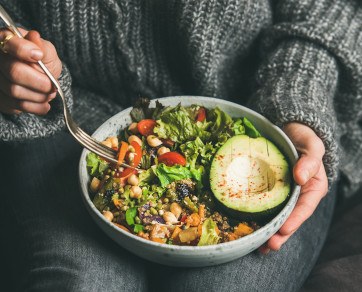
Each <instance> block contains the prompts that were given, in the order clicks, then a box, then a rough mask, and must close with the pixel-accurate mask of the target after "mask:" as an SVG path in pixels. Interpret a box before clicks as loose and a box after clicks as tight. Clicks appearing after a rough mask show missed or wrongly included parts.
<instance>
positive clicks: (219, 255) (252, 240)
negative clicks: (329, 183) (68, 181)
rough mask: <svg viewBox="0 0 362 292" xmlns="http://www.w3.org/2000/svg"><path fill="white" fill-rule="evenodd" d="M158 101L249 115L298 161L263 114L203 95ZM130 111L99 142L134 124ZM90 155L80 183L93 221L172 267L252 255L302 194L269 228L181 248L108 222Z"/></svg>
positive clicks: (105, 128) (107, 126)
mask: <svg viewBox="0 0 362 292" xmlns="http://www.w3.org/2000/svg"><path fill="white" fill-rule="evenodd" d="M158 100H159V101H160V102H162V104H164V105H170V106H175V105H177V104H178V103H179V102H181V103H182V105H184V106H188V105H191V104H199V105H203V106H205V107H207V108H214V107H216V106H218V107H219V108H220V109H222V110H223V111H225V112H226V113H228V114H229V115H230V116H232V117H240V116H243V117H244V116H245V117H247V118H248V119H249V120H250V121H252V122H253V124H254V125H255V127H256V128H257V129H258V130H259V131H260V132H261V134H262V135H263V136H265V137H266V138H268V139H270V140H271V141H272V142H274V143H275V144H276V145H277V146H278V147H279V149H281V151H282V152H283V153H284V155H286V157H287V158H288V160H289V163H290V167H293V165H294V164H295V162H296V160H297V158H298V155H297V152H296V150H295V148H294V146H293V144H292V142H291V141H290V140H289V139H288V137H287V136H286V135H285V134H284V133H283V132H282V131H281V130H280V129H279V128H278V127H276V126H275V125H273V124H272V123H271V122H270V121H268V120H267V119H266V118H264V117H263V116H261V115H260V114H258V113H256V112H254V111H252V110H250V109H248V108H246V107H243V106H241V105H238V104H235V103H232V102H229V101H225V100H221V99H216V98H209V97H200V96H175V97H165V98H160V99H158ZM151 105H152V106H154V105H155V104H154V101H152V102H151ZM130 111H131V108H128V109H126V110H124V111H122V112H120V113H118V114H116V115H115V116H113V117H111V118H110V119H109V120H107V121H106V122H105V123H103V125H101V126H100V127H99V128H98V129H97V130H96V131H95V133H94V134H93V137H95V138H96V139H98V140H103V139H105V138H106V137H108V136H114V135H117V133H119V130H120V129H121V128H124V127H125V126H127V125H129V124H130V123H131V117H130ZM87 153H88V151H87V150H83V152H82V155H81V157H80V162H79V180H80V187H81V191H82V197H83V200H84V203H85V205H86V207H87V209H88V211H89V213H90V214H91V216H92V218H93V219H94V220H95V222H96V223H97V224H98V225H99V226H100V227H101V228H102V229H103V230H104V232H105V233H106V234H107V235H108V236H110V237H111V238H112V239H114V240H115V241H116V242H117V243H118V244H120V245H121V246H122V247H124V248H125V249H127V250H129V251H130V252H132V253H134V254H136V255H138V256H140V257H143V258H145V259H147V260H150V261H153V262H157V263H160V264H164V265H169V266H183V267H203V266H211V265H216V264H222V263H226V262H229V261H232V260H235V259H237V258H240V257H242V256H244V255H246V254H248V253H250V252H252V251H253V250H255V249H257V248H258V247H260V246H261V245H262V244H263V243H264V242H266V241H267V240H268V239H269V238H270V237H271V236H272V235H273V234H274V233H275V232H277V231H278V229H279V228H280V227H281V225H282V224H283V223H284V222H285V220H286V219H287V217H288V216H289V214H290V213H291V211H292V210H293V208H294V206H295V203H296V201H297V199H298V196H299V191H300V187H299V186H297V185H293V186H292V191H291V194H290V197H289V201H288V202H287V204H286V206H285V207H284V208H283V210H282V211H281V212H280V213H279V214H278V215H277V216H276V217H275V218H274V219H272V220H271V221H270V222H269V223H267V224H266V225H265V226H263V227H262V228H260V229H259V230H257V231H255V232H254V233H252V234H250V235H247V236H245V237H242V238H240V239H238V240H234V241H230V242H226V243H221V244H217V245H210V246H177V245H167V244H161V243H156V242H152V241H149V240H145V239H143V238H140V237H138V236H136V235H133V234H131V233H128V232H125V231H123V230H122V229H120V228H118V227H116V226H114V225H113V224H112V223H110V222H108V221H107V220H105V218H104V217H103V215H102V214H101V213H100V212H99V211H98V210H97V209H96V207H95V206H94V205H93V203H92V201H91V199H90V194H89V191H88V186H89V175H88V173H87V168H86V155H87Z"/></svg>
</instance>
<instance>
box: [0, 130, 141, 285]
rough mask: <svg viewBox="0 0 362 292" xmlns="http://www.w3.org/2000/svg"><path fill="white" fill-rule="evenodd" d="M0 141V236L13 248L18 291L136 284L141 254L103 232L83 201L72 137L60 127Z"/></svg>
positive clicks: (11, 257)
mask: <svg viewBox="0 0 362 292" xmlns="http://www.w3.org/2000/svg"><path fill="white" fill-rule="evenodd" d="M0 148H1V151H0V153H1V154H0V155H1V156H2V157H1V161H3V162H5V163H4V165H6V166H7V167H6V168H2V172H3V173H1V175H0V177H1V179H0V180H1V186H2V189H3V190H4V192H2V194H3V196H2V197H3V198H2V204H1V205H2V207H4V208H2V209H3V210H2V212H1V215H0V217H1V218H0V219H1V220H0V222H2V223H0V224H1V225H4V226H1V225H0V226H1V227H2V228H1V230H3V231H4V230H6V235H7V236H6V237H3V239H2V240H1V241H2V244H3V245H5V246H6V247H8V250H11V251H13V254H12V255H9V257H8V261H7V262H9V263H10V266H9V265H8V267H10V268H11V267H12V266H13V267H14V269H13V271H12V272H13V275H14V276H15V277H16V279H15V278H14V279H13V281H12V282H13V283H12V285H16V286H19V287H18V289H19V290H21V291H22V290H25V289H26V290H35V291H99V290H100V289H103V290H105V291H119V290H120V289H125V290H127V291H140V290H142V286H143V285H145V281H144V278H145V275H144V273H145V270H144V266H145V265H144V262H143V260H141V259H139V258H137V257H135V256H133V255H131V254H129V253H128V252H127V251H125V250H124V249H122V248H120V247H119V246H118V245H116V244H115V243H114V242H113V241H112V240H110V239H108V238H107V237H106V236H105V235H104V233H103V232H102V231H101V230H100V229H99V228H98V227H97V226H96V225H95V224H94V223H93V221H92V219H91V218H90V216H89V215H88V213H87V211H86V209H85V208H84V207H83V203H82V201H81V196H80V195H79V186H78V176H77V164H78V159H79V156H80V152H81V148H80V147H79V146H78V145H77V144H76V142H74V141H73V139H72V138H71V137H70V136H69V135H68V134H65V133H61V134H59V135H57V136H56V137H53V138H49V139H44V140H37V141H30V142H27V143H25V144H18V145H15V146H14V145H1V147H0ZM14 247H15V248H14ZM17 253H19V254H17ZM5 256H6V255H5ZM19 267H22V268H21V269H20V270H21V271H22V273H21V274H20V275H19ZM19 279H22V281H21V282H20V281H19ZM25 287H26V288H25Z"/></svg>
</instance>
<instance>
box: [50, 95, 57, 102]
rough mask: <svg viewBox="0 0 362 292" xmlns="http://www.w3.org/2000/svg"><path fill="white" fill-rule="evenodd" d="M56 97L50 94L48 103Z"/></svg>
mask: <svg viewBox="0 0 362 292" xmlns="http://www.w3.org/2000/svg"><path fill="white" fill-rule="evenodd" d="M56 96H57V94H56V93H52V94H50V95H49V101H51V100H53V99H54V98H55V97H56Z"/></svg>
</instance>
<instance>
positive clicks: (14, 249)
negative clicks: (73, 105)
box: [0, 133, 335, 292]
mask: <svg viewBox="0 0 362 292" xmlns="http://www.w3.org/2000/svg"><path fill="white" fill-rule="evenodd" d="M80 152H81V147H80V146H79V145H77V144H76V142H74V141H73V139H72V138H71V137H70V135H69V134H66V133H59V134H57V135H56V136H54V137H51V138H46V139H41V140H35V141H28V142H26V143H21V144H16V145H15V144H0V159H1V160H0V161H1V167H0V186H1V188H0V190H1V191H0V192H1V204H0V232H1V236H0V256H1V258H2V260H1V261H0V265H2V269H4V271H5V272H4V273H1V274H0V276H1V278H4V279H3V280H2V281H0V285H5V283H8V284H9V285H10V286H9V287H11V288H12V289H13V290H14V291H171V290H172V291H188V292H193V291H208V292H211V291H218V292H220V291H227V292H231V291H248V292H251V291H268V292H270V291H278V292H280V291H297V290H298V289H299V288H300V287H301V285H302V284H303V282H304V281H305V279H306V277H307V276H308V274H309V273H310V271H311V269H312V267H313V265H314V264H315V262H316V260H317V257H318V255H319V253H320V250H321V248H322V245H323V243H324V240H325V238H326V234H327V230H328V226H329V223H330V220H331V217H332V213H333V207H334V202H335V191H332V192H330V193H329V194H328V195H327V197H326V198H325V199H323V200H322V202H321V204H320V205H319V207H318V209H317V210H316V212H315V213H314V214H313V216H312V217H311V218H310V219H309V220H308V221H307V222H306V223H305V224H304V225H303V226H302V228H300V229H299V230H298V231H297V232H296V233H295V234H294V235H293V236H292V237H291V238H290V240H289V241H288V242H287V243H286V244H285V245H284V246H283V247H282V249H281V250H280V251H279V252H271V253H269V254H268V255H266V256H263V255H260V254H259V253H258V252H254V253H251V254H249V255H247V256H245V257H243V258H241V259H238V260H235V261H233V262H231V263H228V264H224V265H219V266H213V267H207V268H171V267H165V266H161V265H157V264H154V263H150V262H148V261H145V260H143V259H141V258H138V257H137V256H135V255H133V254H131V253H129V252H127V251H126V250H124V249H123V248H121V247H120V246H118V245H117V244H115V243H114V242H113V241H112V240H111V239H109V238H108V237H107V236H106V235H105V234H104V233H103V232H102V231H101V230H100V229H99V228H98V227H97V226H96V225H95V223H94V222H93V221H92V219H91V218H90V216H89V214H88V213H87V211H86V209H85V207H84V205H83V202H82V200H81V196H80V194H79V186H78V176H77V170H78V168H77V166H78V160H79V156H80ZM5 277H6V279H5ZM7 289H10V288H5V287H1V286H0V290H1V291H7Z"/></svg>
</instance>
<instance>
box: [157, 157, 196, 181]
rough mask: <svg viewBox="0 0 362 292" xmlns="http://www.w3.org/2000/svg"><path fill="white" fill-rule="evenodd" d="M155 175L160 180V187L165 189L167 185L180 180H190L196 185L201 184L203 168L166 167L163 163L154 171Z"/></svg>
mask: <svg viewBox="0 0 362 292" xmlns="http://www.w3.org/2000/svg"><path fill="white" fill-rule="evenodd" d="M155 174H156V176H157V177H158V179H159V180H160V183H161V187H165V186H167V185H168V184H170V183H172V182H174V181H176V180H181V179H186V178H191V179H194V180H195V181H196V183H197V184H198V185H200V184H202V182H201V179H202V175H203V168H202V167H200V168H197V169H196V168H193V169H190V168H189V167H185V166H181V165H174V166H167V165H165V164H163V163H161V164H159V165H158V166H157V168H156V170H155Z"/></svg>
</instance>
